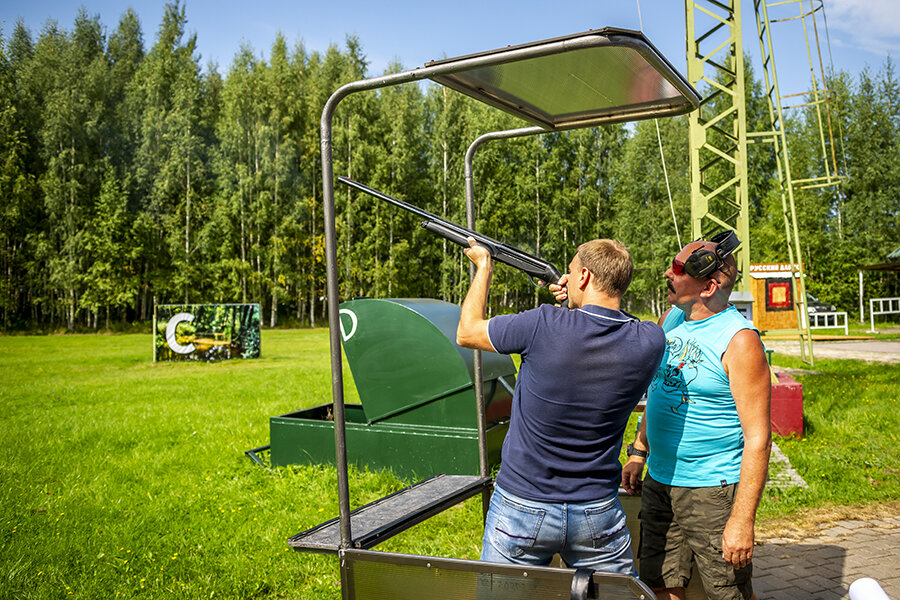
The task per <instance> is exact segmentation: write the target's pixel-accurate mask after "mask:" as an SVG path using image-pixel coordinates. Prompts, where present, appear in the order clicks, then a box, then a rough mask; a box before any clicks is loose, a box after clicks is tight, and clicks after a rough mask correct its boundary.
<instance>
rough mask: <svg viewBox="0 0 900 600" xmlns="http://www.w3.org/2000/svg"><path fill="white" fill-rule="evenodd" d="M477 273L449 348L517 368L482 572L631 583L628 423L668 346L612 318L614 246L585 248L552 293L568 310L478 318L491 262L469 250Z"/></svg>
mask: <svg viewBox="0 0 900 600" xmlns="http://www.w3.org/2000/svg"><path fill="white" fill-rule="evenodd" d="M469 246H470V247H469V248H468V249H466V250H465V254H466V256H468V257H469V259H470V260H471V261H472V262H473V263H474V264H475V266H476V267H477V272H476V274H475V278H474V280H473V281H472V285H471V287H470V289H469V292H468V294H467V295H466V299H465V301H464V302H463V305H462V313H461V315H460V320H459V329H458V330H457V334H456V336H457V343H458V344H459V345H460V346H464V347H467V348H476V349H480V350H486V351H490V352H499V353H502V354H512V353H517V354H520V355H521V356H522V364H521V367H520V369H519V376H518V381H517V382H516V389H515V393H514V395H513V408H512V414H511V418H510V424H509V433H507V435H506V440H505V441H504V443H503V454H502V462H501V467H500V472H499V473H498V475H497V480H496V482H495V485H494V494H493V497H492V498H491V504H490V508H489V510H488V515H487V519H486V522H485V532H484V540H483V550H482V554H481V558H482V560H486V561H491V562H505V563H515V564H524V565H548V564H550V561H551V559H552V558H553V555H554V554H557V553H558V554H559V555H560V556H561V557H562V559H563V560H564V561H565V562H566V564H567V565H569V566H570V567H585V568H592V569H595V570H602V571H608V572H618V573H625V574H628V575H632V576H635V575H636V572H635V570H634V558H633V555H632V552H631V536H630V534H629V533H628V528H627V527H626V526H625V513H624V511H623V510H622V505H621V504H620V502H619V497H618V484H619V481H620V480H621V465H620V464H619V451H620V449H621V445H622V435H623V433H624V431H625V427H626V425H627V423H628V416H629V414H630V413H631V412H632V411H633V410H634V408H635V406H636V405H637V403H638V401H639V400H640V398H641V395H642V394H643V393H644V391H645V390H646V389H647V386H648V385H649V383H650V381H651V380H652V379H653V376H654V374H655V373H656V370H657V368H658V367H659V363H660V361H661V360H662V356H663V351H664V347H665V336H664V334H663V331H662V329H661V328H660V327H659V326H658V325H657V324H655V323H652V322H641V321H638V319H636V318H634V317H632V316H631V315H628V314H626V313H624V312H622V311H621V310H619V304H620V300H621V298H622V295H623V294H624V293H625V291H626V290H627V289H628V286H629V284H630V283H631V276H632V272H633V270H634V268H633V265H632V262H631V256H630V255H629V254H628V250H627V249H626V248H625V246H624V245H623V244H622V243H621V242H618V241H616V240H593V241H590V242H587V243H585V244H582V245H581V246H580V247H579V248H578V251H577V253H576V255H575V257H574V258H573V259H572V262H571V263H570V264H569V272H568V274H566V275H563V277H562V278H561V279H560V280H559V282H558V283H557V284H555V285H551V286H550V289H551V291H553V292H554V294H555V295H556V298H557V300H563V299H565V298H568V305H569V310H566V309H564V308H560V307H557V306H552V305H549V304H545V305H542V306H540V307H538V308H535V309H533V310H528V311H525V312H522V313H519V314H515V315H501V316H497V317H493V318H492V319H490V320H487V319H485V318H484V316H485V308H486V305H487V295H488V289H489V288H490V283H491V276H492V274H493V262H492V260H491V256H490V254H489V253H488V251H487V250H486V249H485V248H483V247H481V246H478V245H477V244H476V242H475V240H473V239H471V238H470V239H469Z"/></svg>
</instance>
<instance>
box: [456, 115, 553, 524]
mask: <svg viewBox="0 0 900 600" xmlns="http://www.w3.org/2000/svg"><path fill="white" fill-rule="evenodd" d="M540 133H546V130H545V129H544V128H542V127H537V126H535V127H523V128H521V129H510V130H507V131H494V132H491V133H486V134H484V135H482V136H480V137H478V138H476V139H475V141H474V142H472V143H471V144H470V145H469V148H468V150H466V158H465V178H466V227H468V228H469V229H471V230H473V231H474V230H475V182H474V179H473V176H472V162H473V160H474V158H475V150H477V149H478V147H479V146H481V144H483V143H484V142H486V141H488V140H499V139H505V138H512V137H521V136H525V135H536V134H540ZM474 278H475V265H473V264H472V263H471V262H470V263H469V281H470V282H471V281H472V280H473V279H474ZM473 358H474V371H475V373H474V378H475V381H473V382H472V383H474V384H475V414H476V415H477V417H478V468H479V474H480V475H481V476H482V477H488V476H489V475H490V473H489V472H488V458H487V437H486V436H487V422H486V419H485V416H484V413H485V406H484V378H483V376H482V369H481V350H475V352H474V356H473ZM490 502H491V490H490V489H489V488H488V489H485V490H484V492H483V493H482V494H481V509H482V514H483V516H487V511H488V507H489V505H490Z"/></svg>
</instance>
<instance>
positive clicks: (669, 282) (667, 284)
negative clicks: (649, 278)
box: [666, 279, 675, 292]
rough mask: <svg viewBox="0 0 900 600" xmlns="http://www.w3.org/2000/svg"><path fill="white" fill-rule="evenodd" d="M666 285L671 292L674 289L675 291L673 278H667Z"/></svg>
mask: <svg viewBox="0 0 900 600" xmlns="http://www.w3.org/2000/svg"><path fill="white" fill-rule="evenodd" d="M666 287H667V288H668V289H669V291H670V292H674V291H675V288H674V287H673V286H672V280H671V279H666Z"/></svg>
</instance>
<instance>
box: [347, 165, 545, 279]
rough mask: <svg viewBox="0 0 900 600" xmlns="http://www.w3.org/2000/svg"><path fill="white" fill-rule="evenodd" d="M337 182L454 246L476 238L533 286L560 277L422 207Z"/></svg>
mask: <svg viewBox="0 0 900 600" xmlns="http://www.w3.org/2000/svg"><path fill="white" fill-rule="evenodd" d="M338 181H340V182H341V183H343V184H345V185H348V186H350V187H352V188H356V189H358V190H360V191H362V192H365V193H367V194H369V195H370V196H375V197H376V198H378V199H380V200H384V201H385V202H388V203H389V204H393V205H394V206H397V207H399V208H402V209H403V210H406V211H409V212H411V213H413V214H414V215H417V216H419V217H421V218H422V219H424V220H423V221H422V227H424V228H425V229H427V230H428V231H430V232H432V233H434V234H436V235H439V236H441V237H443V238H445V239H448V240H450V241H451V242H453V243H455V244H459V245H460V246H462V247H463V248H468V247H469V242H468V238H470V237H472V238H475V241H476V242H478V243H479V244H480V245H482V246H484V247H485V248H487V250H488V252H490V253H491V257H492V258H493V259H494V260H496V261H497V262H501V263H503V264H506V265H509V266H511V267H514V268H516V269H519V270H520V271H523V272H524V273H525V274H527V275H528V276H529V277H531V280H532V282H534V283H535V284H536V285H539V286H547V285H549V284H551V283H556V282H557V281H559V278H560V277H561V276H562V274H561V273H560V272H559V269H557V268H556V267H555V266H553V264H552V263H550V262H547V261H546V260H543V259H541V258H538V257H537V256H534V255H531V254H528V253H527V252H523V251H522V250H519V249H518V248H514V247H512V246H508V245H507V244H504V243H503V242H499V241H497V240H495V239H493V238H490V237H488V236H486V235H482V234H480V233H476V232H474V231H472V230H471V229H466V228H465V227H462V226H461V225H457V224H456V223H452V222H450V221H447V220H446V219H442V218H441V217H439V216H437V215H433V214H431V213H430V212H428V211H426V210H422V209H421V208H419V207H417V206H414V205H412V204H409V203H408V202H404V201H403V200H400V199H398V198H394V197H392V196H388V195H387V194H385V193H384V192H379V191H378V190H376V189H373V188H370V187H369V186H367V185H365V184H362V183H360V182H358V181H354V180H353V179H350V178H348V177H338Z"/></svg>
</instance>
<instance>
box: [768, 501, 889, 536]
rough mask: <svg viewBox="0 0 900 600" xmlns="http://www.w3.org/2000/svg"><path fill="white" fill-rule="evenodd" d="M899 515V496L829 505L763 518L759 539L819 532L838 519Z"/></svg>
mask: <svg viewBox="0 0 900 600" xmlns="http://www.w3.org/2000/svg"><path fill="white" fill-rule="evenodd" d="M897 515H900V500H895V501H893V502H885V503H880V504H868V505H866V506H827V507H822V508H815V509H810V510H806V511H803V512H801V513H798V514H794V515H791V516H790V517H778V518H774V519H766V520H763V521H760V522H759V523H757V525H756V539H757V541H759V542H765V541H766V540H769V539H774V538H780V539H795V540H801V539H805V538H809V537H814V536H816V535H818V533H819V532H820V531H822V530H823V529H827V528H829V527H831V526H832V525H833V524H834V523H835V522H837V521H851V520H852V521H872V520H876V519H883V518H885V517H896V516H897Z"/></svg>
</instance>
